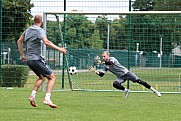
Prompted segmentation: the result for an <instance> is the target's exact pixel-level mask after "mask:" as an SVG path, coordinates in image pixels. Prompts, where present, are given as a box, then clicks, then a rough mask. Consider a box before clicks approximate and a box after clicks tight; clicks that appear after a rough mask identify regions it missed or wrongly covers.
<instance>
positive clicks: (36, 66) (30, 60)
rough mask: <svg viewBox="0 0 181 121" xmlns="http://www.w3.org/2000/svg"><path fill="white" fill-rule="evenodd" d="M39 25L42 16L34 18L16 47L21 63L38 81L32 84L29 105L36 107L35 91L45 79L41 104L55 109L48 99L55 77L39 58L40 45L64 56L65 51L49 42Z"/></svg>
mask: <svg viewBox="0 0 181 121" xmlns="http://www.w3.org/2000/svg"><path fill="white" fill-rule="evenodd" d="M41 25H42V15H40V14H36V15H35V17H34V25H32V26H30V27H29V28H28V29H26V30H25V31H24V32H23V34H22V35H21V36H20V38H19V39H18V41H17V45H18V50H19V52H20V55H21V59H22V61H23V62H26V63H27V64H28V66H29V67H30V69H31V70H32V71H33V72H34V73H35V74H36V75H37V76H38V79H37V80H36V81H35V83H34V86H33V90H32V93H31V96H30V97H29V101H30V104H31V105H32V106H33V107H36V106H37V104H36V101H35V96H36V93H37V90H38V89H39V87H40V86H41V85H42V83H43V82H44V80H45V78H47V79H48V84H47V88H46V95H45V98H44V100H43V103H44V104H46V105H48V106H50V107H51V108H57V105H55V104H53V103H52V101H51V99H50V97H51V92H52V90H53V87H54V84H55V79H56V77H55V75H54V74H53V73H52V70H51V69H50V68H49V67H48V66H47V65H46V63H45V61H44V59H43V58H42V56H41V45H42V43H44V44H45V45H46V46H48V47H50V48H52V49H55V50H58V51H60V52H61V53H64V54H66V53H67V50H66V49H65V48H60V47H58V46H56V45H55V44H53V43H52V42H51V41H49V40H48V39H47V37H46V34H45V31H44V29H43V28H41Z"/></svg>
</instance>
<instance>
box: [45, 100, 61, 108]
mask: <svg viewBox="0 0 181 121" xmlns="http://www.w3.org/2000/svg"><path fill="white" fill-rule="evenodd" d="M43 104H45V105H48V106H50V107H51V108H58V106H57V105H55V104H53V103H52V101H51V100H46V99H44V100H43Z"/></svg>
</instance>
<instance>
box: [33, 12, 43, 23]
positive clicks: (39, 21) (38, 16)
mask: <svg viewBox="0 0 181 121" xmlns="http://www.w3.org/2000/svg"><path fill="white" fill-rule="evenodd" d="M34 22H35V23H41V22H42V15H41V14H36V15H35V17H34Z"/></svg>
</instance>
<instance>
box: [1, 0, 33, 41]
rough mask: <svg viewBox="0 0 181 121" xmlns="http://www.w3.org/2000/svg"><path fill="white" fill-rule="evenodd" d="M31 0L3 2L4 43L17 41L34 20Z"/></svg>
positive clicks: (5, 0)
mask: <svg viewBox="0 0 181 121" xmlns="http://www.w3.org/2000/svg"><path fill="white" fill-rule="evenodd" d="M30 1H31V0H3V1H2V23H3V24H2V28H3V29H2V39H3V41H10V42H12V41H17V39H18V38H19V34H20V33H21V32H22V31H23V30H24V29H25V27H26V25H27V24H29V23H28V22H29V21H30V19H31V18H32V15H31V8H32V7H33V6H34V5H33V4H31V3H30Z"/></svg>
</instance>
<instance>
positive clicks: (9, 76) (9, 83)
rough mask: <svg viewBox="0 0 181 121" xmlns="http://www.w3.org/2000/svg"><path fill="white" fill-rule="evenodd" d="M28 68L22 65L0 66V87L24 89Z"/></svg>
mask: <svg viewBox="0 0 181 121" xmlns="http://www.w3.org/2000/svg"><path fill="white" fill-rule="evenodd" d="M28 74H29V68H28V66H24V65H2V66H1V79H0V82H1V83H0V86H2V87H24V84H25V83H26V81H27V79H28Z"/></svg>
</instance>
